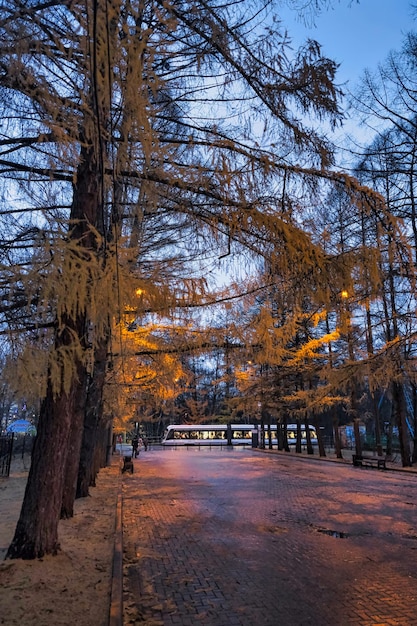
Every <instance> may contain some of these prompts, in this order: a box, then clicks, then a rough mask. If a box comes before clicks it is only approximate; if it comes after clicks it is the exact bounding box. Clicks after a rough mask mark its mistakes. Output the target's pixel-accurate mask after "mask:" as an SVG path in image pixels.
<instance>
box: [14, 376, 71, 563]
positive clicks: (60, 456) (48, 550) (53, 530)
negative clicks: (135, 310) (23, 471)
mask: <svg viewBox="0 0 417 626" xmlns="http://www.w3.org/2000/svg"><path fill="white" fill-rule="evenodd" d="M74 391H75V388H74V387H73V388H72V389H71V392H70V393H69V394H68V395H67V394H64V393H61V394H59V395H58V396H57V397H54V394H53V390H52V387H51V385H49V386H48V390H47V395H46V398H45V399H44V401H43V403H42V407H41V413H40V421H39V425H38V434H37V437H36V440H35V445H34V449H33V452H32V463H31V466H30V471H29V476H28V482H27V485H26V491H25V497H24V499H23V504H22V509H21V512H20V517H19V520H18V523H17V526H16V530H15V534H14V537H13V540H12V542H11V544H10V546H9V549H8V551H7V555H6V558H7V559H37V558H41V557H43V556H44V555H45V554H56V553H57V552H58V550H59V542H58V522H59V519H60V513H61V505H62V494H63V487H64V472H65V467H66V461H67V455H68V444H69V435H70V428H71V421H72V416H73V407H74V403H75V400H76V397H75V393H74ZM57 416H59V419H57Z"/></svg>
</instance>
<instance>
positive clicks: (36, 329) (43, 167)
mask: <svg viewBox="0 0 417 626" xmlns="http://www.w3.org/2000/svg"><path fill="white" fill-rule="evenodd" d="M315 4H324V3H315ZM272 6H273V5H272V3H270V2H267V1H266V2H264V3H262V2H260V4H259V6H257V7H256V8H255V10H254V11H253V13H252V12H251V11H250V10H249V8H248V3H246V2H244V1H243V0H240V1H238V2H236V3H233V4H232V5H224V4H221V3H217V2H215V1H213V0H208V1H199V2H192V3H189V2H172V3H170V2H162V1H158V0H155V1H149V2H143V3H142V2H133V3H132V2H124V1H122V0H120V1H118V0H109V1H107V2H103V3H100V2H96V3H79V2H66V3H61V2H60V3H58V2H54V1H52V2H47V3H42V2H31V3H28V4H25V5H24V6H22V5H21V3H20V2H17V1H16V0H4V1H3V2H2V13H1V19H0V32H1V35H2V36H1V42H2V43H1V52H2V54H1V60H0V89H1V90H2V94H3V96H4V97H3V101H2V117H3V120H4V124H3V130H2V136H1V139H0V147H1V149H2V155H1V158H0V174H1V176H2V213H3V215H4V219H5V220H9V221H10V216H18V217H16V221H15V222H14V224H13V229H12V230H11V239H13V242H12V244H11V249H12V250H13V255H11V256H10V257H7V258H6V262H5V263H4V265H3V267H2V272H3V275H4V276H5V277H6V275H8V276H9V277H10V280H9V281H8V282H9V285H11V286H12V287H11V288H9V287H7V286H6V282H4V283H3V285H4V292H3V293H4V298H3V303H4V310H3V313H4V315H6V313H9V312H10V311H11V310H12V309H13V308H16V310H19V311H20V312H22V316H23V317H22V319H21V320H20V322H21V323H18V320H16V319H15V320H13V324H12V323H11V320H10V315H9V317H8V318H7V319H6V317H4V318H3V322H4V326H6V325H7V326H8V328H10V329H11V328H12V327H13V330H14V331H15V333H14V335H16V334H17V335H18V342H17V343H16V346H17V350H18V352H19V357H20V358H19V359H18V361H17V365H18V370H17V371H18V372H20V373H21V372H26V373H27V374H28V375H29V377H28V376H26V383H28V380H29V378H30V380H32V379H33V380H36V383H37V385H38V388H39V394H40V396H41V397H42V404H41V409H40V415H39V423H38V436H37V440H36V444H35V450H34V454H33V460H32V464H31V469H30V473H29V477H28V483H27V488H26V492H25V497H24V501H23V506H22V510H21V514H20V518H19V521H18V524H17V527H16V531H15V535H14V538H13V541H12V543H11V545H10V547H9V550H8V554H7V556H8V558H26V559H32V558H37V557H41V556H42V555H44V554H55V553H56V552H57V550H58V549H59V541H58V522H59V519H60V517H61V516H62V515H64V516H68V515H71V514H72V503H73V499H74V497H75V493H76V488H77V480H78V486H79V488H80V490H81V493H82V494H84V493H85V490H86V484H87V483H88V482H89V481H90V480H91V479H92V478H91V473H89V472H90V470H89V467H88V466H89V465H90V464H91V462H92V455H93V454H94V444H95V440H96V439H97V437H98V434H97V425H98V423H99V422H100V421H101V420H102V414H103V409H102V407H103V402H102V399H103V388H104V382H105V375H106V366H107V363H110V364H111V367H114V357H115V353H116V352H119V354H120V358H121V359H123V358H124V356H123V355H124V346H125V344H126V343H128V342H129V341H130V339H128V338H127V336H128V333H124V330H125V326H126V324H127V326H128V327H129V326H130V329H129V328H128V332H136V330H137V327H140V326H141V325H142V321H141V316H143V314H144V312H145V311H146V312H148V313H152V311H158V312H159V314H160V315H161V316H162V317H163V316H164V315H168V312H170V311H173V310H176V308H177V307H179V308H182V309H183V310H186V304H187V301H188V302H189V303H190V305H192V304H193V303H194V302H195V301H196V300H197V299H199V300H200V302H201V301H202V300H203V299H204V297H206V292H207V289H208V281H207V274H208V273H209V274H210V272H211V271H213V276H214V277H215V276H216V273H215V271H214V270H216V269H218V268H219V266H220V269H222V266H221V263H220V264H219V259H220V258H221V257H224V256H228V257H229V256H230V257H236V259H237V260H238V262H240V261H243V260H245V262H246V263H247V265H248V267H249V268H250V267H251V265H252V263H253V261H254V259H255V260H257V262H262V263H265V264H266V265H267V266H268V268H269V269H268V271H269V272H270V273H272V274H273V275H274V276H277V277H278V276H280V275H282V274H284V275H285V276H288V277H289V276H290V277H291V278H292V280H293V281H294V284H295V285H296V286H297V294H298V295H299V296H300V297H301V292H302V290H303V289H308V291H309V293H310V294H311V295H313V293H315V294H316V297H317V294H318V293H320V294H321V295H323V294H324V293H325V285H326V284H328V283H329V282H330V281H336V282H337V281H339V282H341V279H342V276H341V274H343V272H340V267H339V265H338V262H337V258H336V259H335V258H331V257H329V256H328V255H327V254H325V253H324V251H323V249H322V248H321V246H320V245H319V244H315V243H314V242H313V241H312V237H311V235H310V234H308V233H305V232H304V231H303V227H302V223H301V221H300V219H299V215H300V213H301V211H302V207H304V206H306V205H309V203H311V202H312V200H311V199H312V198H313V197H316V196H317V195H318V194H321V193H322V187H323V186H326V185H333V184H335V183H338V184H343V185H348V186H349V185H350V184H352V185H353V187H354V182H353V181H350V180H349V178H348V177H347V176H345V175H342V174H339V173H337V172H332V171H331V170H330V169H329V168H330V166H331V164H332V153H331V146H330V144H329V142H328V141H327V140H326V138H325V137H323V136H322V135H321V133H320V132H318V131H317V130H316V129H315V128H314V125H313V126H308V125H306V124H304V123H303V122H300V119H304V120H308V119H309V117H310V118H313V119H317V120H328V121H329V123H330V125H331V126H334V124H336V123H337V122H338V121H340V119H341V112H340V110H339V105H338V95H339V92H338V89H337V88H336V87H335V85H334V79H335V73H336V64H335V63H334V62H332V61H331V60H329V59H326V58H324V57H323V56H322V54H321V50H320V46H319V45H318V44H317V43H316V42H311V41H310V42H307V43H306V45H305V46H304V47H303V48H302V49H300V50H299V51H297V52H294V53H293V54H290V48H289V44H290V41H289V40H288V38H287V37H286V35H285V34H284V33H283V32H282V30H281V28H280V26H279V24H278V23H274V22H273V21H270V22H269V26H268V27H267V28H263V24H262V18H263V16H264V15H265V14H266V12H267V10H269V9H270V8H271V7H272ZM254 121H255V122H256V125H255V127H253V126H252V123H253V122H254ZM263 128H264V129H265V132H264V133H263V132H262V129H263ZM361 193H365V191H363V190H362V192H361ZM25 236H26V237H28V238H29V240H30V246H31V247H30V250H29V251H26V252H23V251H21V248H20V247H19V242H20V241H21V240H22V238H24V237H25ZM12 256H13V258H12ZM132 303H134V304H132ZM296 304H297V305H298V303H296ZM131 307H133V313H135V315H134V316H133V315H132V310H131ZM129 308H130V311H129ZM126 311H129V314H130V318H132V317H134V319H130V320H129V321H127V318H126V315H125V313H126ZM23 318H24V319H23ZM31 320H33V322H32V325H31ZM135 326H136V329H135ZM114 328H116V329H118V330H117V332H116V333H114ZM175 332H176V331H175V330H173V331H172V334H171V336H173V337H175ZM154 335H155V338H157V339H158V346H156V345H150V346H149V348H148V352H149V354H150V355H153V356H154V355H155V354H156V353H157V352H158V350H160V346H159V344H160V343H161V329H160V328H158V329H156V330H155V334H154ZM168 337H169V333H166V334H162V339H163V341H162V343H165V344H166V343H167V338H168ZM9 340H10V342H12V336H11V335H10V334H9ZM187 341H189V340H187ZM203 343H204V342H201V340H200V349H202V348H203ZM214 345H215V342H214ZM116 346H120V350H119V348H117V347H116ZM212 346H213V343H211V347H212ZM182 349H184V348H182ZM187 349H188V348H187ZM180 350H181V348H180ZM34 354H36V355H39V356H40V360H39V363H40V364H41V367H40V368H39V367H34V360H33V355H34ZM121 368H122V366H121ZM141 368H142V370H143V369H144V365H143V363H142V365H141ZM122 369H123V368H122ZM19 377H20V379H21V380H24V377H23V376H22V375H21V374H17V375H16V378H17V379H19ZM87 430H88V431H89V434H88V435H87V436H85V437H84V443H83V439H82V434H83V432H84V433H86V431H87ZM83 446H84V448H83ZM87 448H88V451H87ZM83 453H85V456H83ZM80 458H81V459H83V460H82V463H81V464H80ZM80 468H81V476H80Z"/></svg>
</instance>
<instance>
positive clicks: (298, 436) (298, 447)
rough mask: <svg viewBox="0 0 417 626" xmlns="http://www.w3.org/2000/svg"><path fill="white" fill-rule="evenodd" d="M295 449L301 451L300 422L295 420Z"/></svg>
mask: <svg viewBox="0 0 417 626" xmlns="http://www.w3.org/2000/svg"><path fill="white" fill-rule="evenodd" d="M295 451H296V452H298V453H299V454H300V453H301V422H300V420H299V419H298V420H297V439H296V444H295Z"/></svg>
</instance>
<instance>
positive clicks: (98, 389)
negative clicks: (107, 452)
mask: <svg viewBox="0 0 417 626" xmlns="http://www.w3.org/2000/svg"><path fill="white" fill-rule="evenodd" d="M107 350H108V340H107V338H103V339H102V340H101V342H100V346H99V348H98V349H97V350H96V353H95V359H94V370H93V376H92V378H91V379H90V381H89V385H88V391H87V399H86V404H85V416H84V429H83V435H82V445H81V454H80V457H79V458H80V462H79V467H78V479H77V490H76V497H77V498H84V497H86V496H88V493H89V487H90V486H92V485H94V484H95V478H96V474H97V471H98V470H97V467H96V463H95V461H94V459H95V454H94V453H95V448H96V446H97V439H98V435H99V425H100V423H101V421H102V419H103V389H104V383H105V378H106V369H107Z"/></svg>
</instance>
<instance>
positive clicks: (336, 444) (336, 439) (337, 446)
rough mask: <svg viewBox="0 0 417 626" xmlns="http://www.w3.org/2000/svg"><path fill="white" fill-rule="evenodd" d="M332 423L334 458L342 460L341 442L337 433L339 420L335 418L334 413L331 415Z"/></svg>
mask: <svg viewBox="0 0 417 626" xmlns="http://www.w3.org/2000/svg"><path fill="white" fill-rule="evenodd" d="M332 421H333V436H334V451H335V453H336V458H337V459H343V454H342V442H341V440H340V433H339V418H338V417H337V415H336V414H335V413H334V414H333V420H332Z"/></svg>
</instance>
